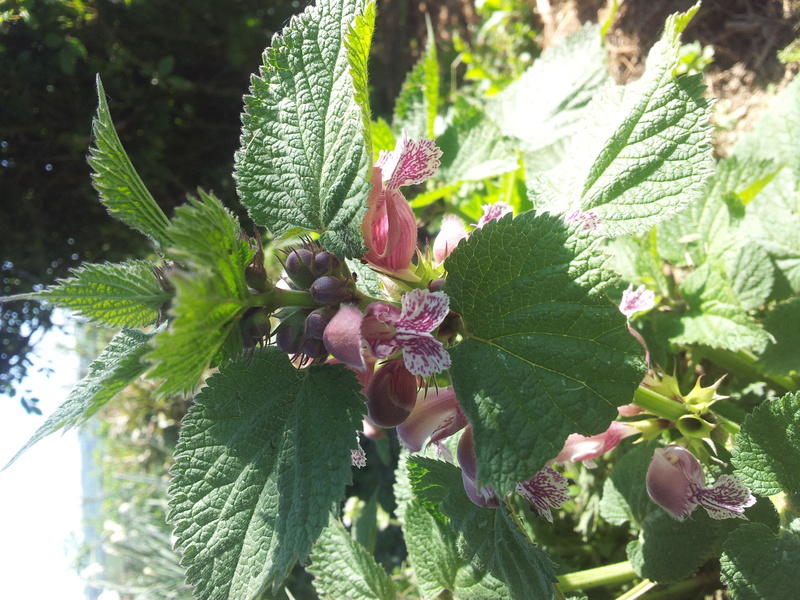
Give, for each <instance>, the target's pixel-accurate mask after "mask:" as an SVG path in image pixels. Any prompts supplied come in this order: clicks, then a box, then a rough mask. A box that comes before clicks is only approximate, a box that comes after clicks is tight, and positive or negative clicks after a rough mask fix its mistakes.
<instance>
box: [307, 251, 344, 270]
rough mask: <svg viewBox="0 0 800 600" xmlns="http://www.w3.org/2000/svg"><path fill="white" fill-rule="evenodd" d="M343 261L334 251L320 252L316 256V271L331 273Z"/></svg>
mask: <svg viewBox="0 0 800 600" xmlns="http://www.w3.org/2000/svg"><path fill="white" fill-rule="evenodd" d="M341 264H342V263H341V261H339V259H338V258H336V255H335V254H334V253H333V252H320V253H319V254H317V255H316V256H315V257H314V271H316V273H317V275H330V274H331V273H333V272H334V271H335V270H336V269H338V268H339V267H340V266H341Z"/></svg>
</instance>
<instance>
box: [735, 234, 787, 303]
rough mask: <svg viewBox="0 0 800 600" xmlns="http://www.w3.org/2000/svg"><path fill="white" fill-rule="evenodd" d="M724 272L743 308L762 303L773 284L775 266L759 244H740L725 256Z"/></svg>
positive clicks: (770, 291) (767, 296)
mask: <svg viewBox="0 0 800 600" xmlns="http://www.w3.org/2000/svg"><path fill="white" fill-rule="evenodd" d="M725 272H726V273H727V274H728V277H729V278H730V280H731V285H732V286H733V290H734V291H735V292H736V295H737V296H738V297H739V303H740V304H741V305H742V308H743V309H744V310H755V309H757V308H759V307H760V306H761V305H763V304H764V303H765V302H766V301H767V299H768V298H769V296H770V294H771V293H772V286H773V285H774V284H775V267H774V266H773V265H772V261H771V260H770V258H769V254H767V251H766V250H764V249H763V248H762V247H761V246H757V245H755V244H742V245H740V246H739V247H738V248H737V249H736V250H734V251H732V252H729V253H728V254H727V255H726V256H725Z"/></svg>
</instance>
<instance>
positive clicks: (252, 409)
mask: <svg viewBox="0 0 800 600" xmlns="http://www.w3.org/2000/svg"><path fill="white" fill-rule="evenodd" d="M207 383H208V385H207V387H205V388H204V389H203V390H202V391H201V392H200V394H198V396H197V397H196V398H195V400H196V404H195V405H194V406H192V408H191V409H190V410H189V414H188V415H187V416H186V418H185V419H184V420H183V428H182V430H181V438H180V442H179V444H178V448H177V450H176V453H175V466H174V467H173V471H172V475H173V479H172V484H171V486H170V495H171V497H172V499H171V501H170V507H171V511H170V515H169V520H170V522H172V523H173V524H174V525H175V535H176V536H177V543H176V548H177V549H178V550H179V551H180V552H181V553H182V554H183V563H182V564H183V565H184V566H185V567H186V568H187V578H188V581H189V583H191V584H192V585H194V586H195V594H196V596H197V598H199V599H208V600H212V599H213V600H216V599H218V598H231V599H236V600H242V599H250V598H255V597H258V595H259V594H260V593H261V592H262V591H263V590H265V589H266V588H267V587H268V586H270V585H272V587H273V589H274V588H276V587H277V586H279V585H280V584H281V582H282V581H283V580H284V578H285V577H286V576H287V575H288V573H289V571H290V570H291V568H292V566H293V565H294V563H295V562H296V561H297V560H304V559H305V557H306V556H307V554H308V553H309V551H310V550H311V546H312V544H313V543H314V542H315V541H316V540H317V538H318V537H319V535H320V534H321V533H322V531H323V529H324V528H325V527H326V526H327V525H328V521H329V517H330V515H331V513H334V512H335V511H336V509H337V507H338V503H339V502H340V501H341V499H342V496H343V495H344V489H345V485H346V484H347V483H348V482H349V481H350V480H351V466H350V460H351V458H350V457H351V450H354V449H355V448H356V447H357V441H356V431H357V429H359V428H360V427H361V419H362V414H363V411H364V404H363V400H362V399H361V398H360V396H359V393H358V392H359V389H360V386H359V384H358V381H357V379H356V377H355V375H354V374H353V373H352V372H351V371H349V370H347V369H346V368H344V367H343V366H341V365H323V366H321V367H309V368H307V369H296V368H295V367H294V366H293V365H292V364H291V362H290V361H289V359H288V357H287V356H286V355H285V354H283V353H282V352H279V351H278V350H275V349H272V348H268V349H266V350H264V351H261V352H258V353H256V354H255V356H254V357H253V359H252V361H240V362H236V363H231V364H229V365H227V366H225V367H223V368H222V369H221V370H220V372H219V373H218V374H216V375H214V376H213V377H211V378H210V379H209V380H208V382H207Z"/></svg>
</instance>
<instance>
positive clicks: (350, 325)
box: [322, 304, 367, 371]
mask: <svg viewBox="0 0 800 600" xmlns="http://www.w3.org/2000/svg"><path fill="white" fill-rule="evenodd" d="M362 320H363V317H362V315H361V310H359V308H358V307H357V306H351V305H349V304H342V305H341V306H340V307H339V310H338V311H336V314H335V315H333V318H332V319H331V321H330V323H328V325H327V327H325V332H324V333H323V335H322V341H323V343H324V344H325V349H326V350H327V351H328V352H330V353H331V354H332V355H333V357H334V358H335V359H337V360H339V361H341V362H343V363H344V364H346V365H347V366H348V367H352V368H354V369H358V370H359V371H363V370H364V369H366V368H367V363H366V362H365V361H364V354H363V351H362V343H361V321H362Z"/></svg>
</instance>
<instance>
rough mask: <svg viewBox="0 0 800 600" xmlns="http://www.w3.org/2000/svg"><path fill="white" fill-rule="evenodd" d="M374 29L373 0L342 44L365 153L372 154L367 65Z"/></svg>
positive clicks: (351, 27)
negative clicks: (362, 134)
mask: <svg viewBox="0 0 800 600" xmlns="http://www.w3.org/2000/svg"><path fill="white" fill-rule="evenodd" d="M374 31H375V2H372V1H370V2H368V3H367V6H366V8H365V9H364V14H361V15H357V16H356V19H355V22H354V24H352V25H350V28H349V29H348V31H347V36H346V37H345V40H344V44H345V46H346V47H347V60H348V63H349V64H350V76H351V77H352V78H353V87H354V89H355V92H354V98H355V101H356V103H357V104H358V105H359V106H360V107H361V120H362V123H363V131H364V143H365V145H366V148H367V154H368V155H370V156H371V155H372V112H371V111H370V108H369V77H368V75H367V65H368V62H369V49H370V47H371V46H372V34H373V32H374Z"/></svg>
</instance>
